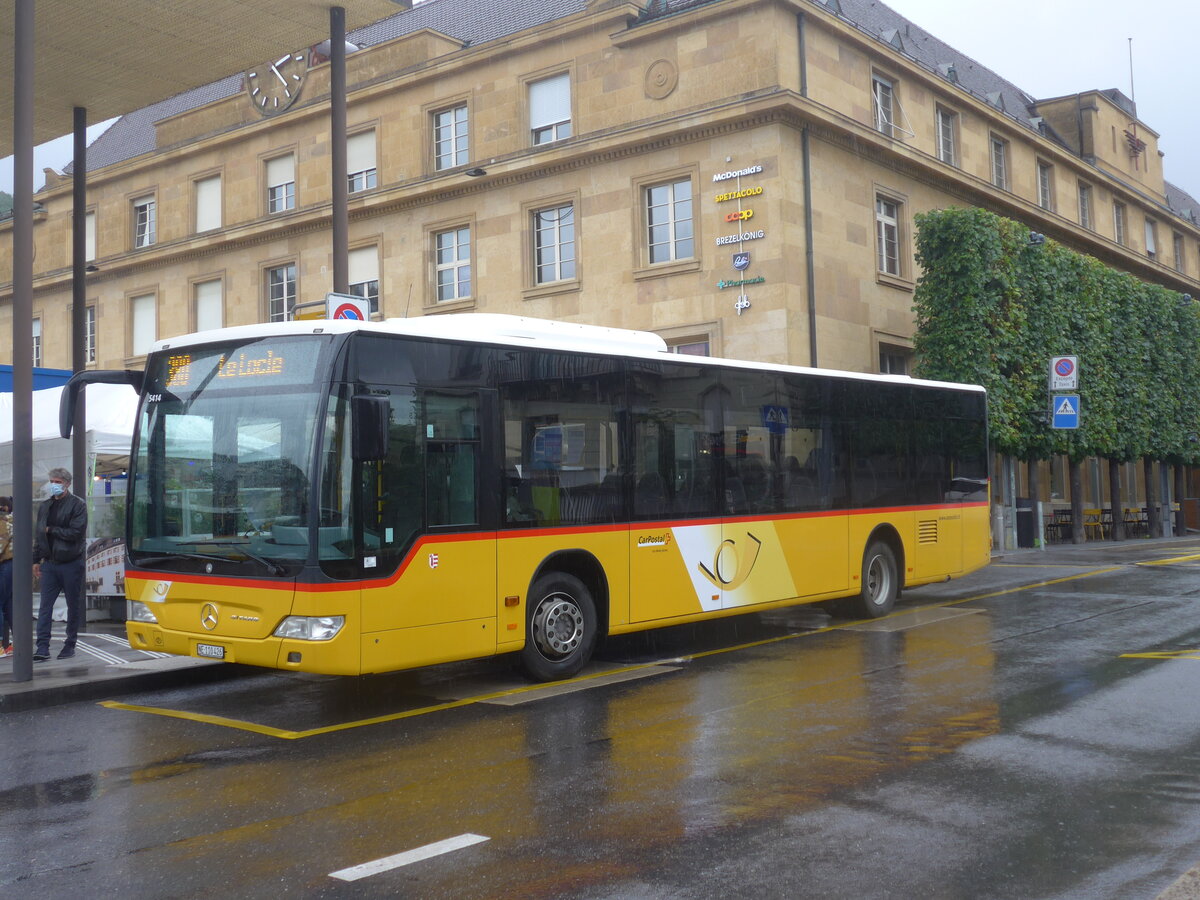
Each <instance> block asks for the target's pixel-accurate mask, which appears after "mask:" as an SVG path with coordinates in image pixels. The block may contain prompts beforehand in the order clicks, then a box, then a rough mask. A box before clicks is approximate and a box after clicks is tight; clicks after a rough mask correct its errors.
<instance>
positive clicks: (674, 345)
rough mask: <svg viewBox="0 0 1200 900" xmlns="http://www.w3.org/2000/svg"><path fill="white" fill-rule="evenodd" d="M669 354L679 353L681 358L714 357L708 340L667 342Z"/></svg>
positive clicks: (689, 339)
mask: <svg viewBox="0 0 1200 900" xmlns="http://www.w3.org/2000/svg"><path fill="white" fill-rule="evenodd" d="M667 352H669V353H678V354H680V355H681V356H712V349H711V345H710V344H709V340H708V338H683V339H682V340H678V341H667Z"/></svg>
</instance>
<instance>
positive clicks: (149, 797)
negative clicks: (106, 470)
mask: <svg viewBox="0 0 1200 900" xmlns="http://www.w3.org/2000/svg"><path fill="white" fill-rule="evenodd" d="M1197 549H1198V548H1197V547H1196V546H1195V545H1194V544H1189V545H1184V544H1180V543H1176V544H1173V545H1172V546H1171V551H1170V553H1169V554H1167V553H1159V554H1157V555H1155V553H1154V552H1153V551H1151V550H1146V551H1143V553H1142V554H1141V555H1138V554H1134V553H1126V555H1125V556H1122V557H1120V558H1119V559H1118V560H1117V562H1116V564H1114V563H1113V562H1112V560H1111V556H1112V554H1110V555H1109V559H1105V560H1097V561H1096V563H1095V564H1089V563H1087V562H1086V561H1085V562H1084V563H1083V564H1079V562H1078V561H1076V564H1073V565H1046V564H1044V563H1043V562H1041V561H1039V560H1038V558H1036V557H1030V558H1028V562H1029V564H1027V565H1012V564H1001V565H997V566H993V567H992V568H991V569H989V570H987V571H986V572H984V573H977V575H976V576H972V577H971V578H968V579H964V580H962V581H959V582H951V583H949V584H945V585H939V586H936V587H930V588H922V589H920V590H914V591H912V592H910V593H909V594H906V596H905V599H904V602H902V603H901V605H900V606H899V607H898V610H897V613H896V614H895V615H893V616H891V617H889V618H887V619H883V620H877V621H873V622H867V623H847V624H837V623H835V622H834V621H833V620H830V619H829V618H828V617H826V616H825V614H824V613H822V612H820V611H819V610H817V609H809V608H799V609H793V610H785V611H776V612H771V613H766V614H760V615H756V616H748V617H741V618H737V619H730V620H726V621H724V622H718V623H707V624H705V625H702V626H687V627H680V628H676V629H668V630H665V631H662V632H656V633H650V634H644V635H634V636H629V637H625V638H621V639H615V640H613V641H610V642H609V644H608V645H607V646H606V647H605V649H604V651H603V653H602V654H601V656H600V658H599V659H598V661H597V663H596V665H595V667H594V668H593V669H592V670H591V671H589V673H588V676H589V677H586V678H583V679H579V680H577V681H576V682H575V683H572V684H568V685H557V686H551V687H549V688H547V687H542V686H531V685H528V684H526V683H523V682H521V681H519V680H518V679H517V678H516V677H515V676H513V675H512V674H511V672H510V670H509V668H508V665H507V663H506V662H505V661H502V660H497V661H489V662H486V663H472V664H462V665H456V666H444V667H438V668H436V669H430V670H423V671H418V672H409V673H399V674H396V675H390V676H376V677H372V678H363V679H354V680H347V679H332V678H321V677H303V676H299V677H298V676H295V675H287V674H281V673H264V674H262V675H255V676H253V677H249V678H246V679H241V680H238V681H234V682H226V683H222V684H219V685H212V686H208V687H204V688H197V689H194V690H182V691H176V692H171V693H159V694H153V695H151V694H147V695H143V696H139V697H134V698H128V699H127V702H126V703H125V704H123V705H114V706H113V707H107V708H101V707H97V706H93V705H87V706H84V705H80V706H75V707H66V708H63V709H62V710H58V711H47V712H41V713H36V714H35V713H22V714H11V715H9V716H7V717H5V720H4V721H3V722H2V723H0V725H3V726H4V727H5V731H4V732H2V733H0V742H2V743H3V746H4V750H5V758H6V759H8V760H9V763H8V765H7V766H6V767H5V768H4V769H3V770H0V845H3V846H4V847H5V852H4V854H3V855H0V887H5V888H7V887H9V886H19V887H20V889H21V890H22V891H27V892H29V893H30V894H31V895H33V894H35V893H40V894H44V895H46V896H60V895H63V894H66V893H68V892H71V891H79V890H84V889H86V890H89V891H92V892H100V893H109V892H113V893H116V892H123V893H130V892H132V893H134V894H135V895H138V896H147V897H158V896H197V895H200V894H203V893H206V892H209V891H210V889H211V888H212V886H213V885H215V884H216V883H218V881H216V880H214V879H216V877H217V873H219V876H220V877H219V883H220V884H222V885H224V886H226V888H225V889H226V890H227V891H232V892H234V893H235V894H244V895H258V894H261V893H264V892H265V891H267V890H270V891H271V892H272V893H274V894H283V895H289V896H343V895H345V896H375V895H378V896H411V897H422V898H424V897H513V898H517V897H520V898H541V897H545V898H558V897H580V898H618V897H619V898H627V897H646V898H652V897H653V898H657V897H710V896H713V895H715V894H726V895H729V896H733V897H743V896H744V897H750V896H754V897H785V896H786V897H851V896H853V897H864V896H866V897H887V896H891V897H917V896H924V897H938V898H941V897H946V898H958V897H964V898H965V897H972V898H973V897H1014V898H1015V897H1023V898H1024V897H1080V898H1084V897H1086V898H1094V897H1114V898H1118V897H1119V898H1128V897H1154V896H1155V895H1156V894H1157V893H1158V892H1159V891H1161V890H1162V889H1163V888H1165V887H1166V886H1167V885H1169V884H1170V883H1171V882H1172V881H1174V879H1175V878H1176V877H1177V876H1178V875H1179V874H1181V873H1182V872H1183V871H1185V870H1186V869H1188V868H1189V867H1191V866H1192V865H1193V864H1194V863H1195V862H1196V860H1197V859H1200V803H1198V801H1200V716H1198V715H1197V714H1196V711H1195V706H1196V703H1195V698H1196V697H1197V696H1198V695H1200V665H1198V664H1197V662H1198V661H1197V659H1196V658H1194V657H1189V654H1197V655H1200V622H1198V621H1197V619H1196V616H1195V614H1194V613H1195V607H1196V600H1197V596H1198V595H1200V580H1198V579H1197V578H1196V572H1195V568H1194V567H1193V565H1192V564H1191V562H1190V561H1189V560H1194V559H1196V558H1197V557H1196V556H1195V553H1196V551H1197ZM1169 558H1170V559H1173V560H1176V561H1172V562H1169V563H1168V564H1163V565H1153V566H1148V565H1138V564H1137V563H1143V562H1162V561H1164V560H1167V559H1169ZM148 712H149V714H148ZM227 726H230V727H227ZM15 734H19V735H20V739H19V740H17V739H16V738H14V735H15ZM281 738H290V739H281ZM476 839H478V840H476ZM429 847H442V848H443V850H442V851H441V852H438V853H436V854H435V853H433V851H428V852H426V850H425V848H429ZM409 851H416V852H414V853H411V854H409ZM405 854H409V855H405ZM382 860H388V861H390V862H388V864H387V865H383V864H381V863H378V861H382ZM362 866H366V867H365V868H359V867H362ZM344 872H353V873H355V874H356V876H357V878H358V880H355V881H353V882H350V881H343V879H342V877H341V876H339V877H338V878H331V877H330V875H331V873H344Z"/></svg>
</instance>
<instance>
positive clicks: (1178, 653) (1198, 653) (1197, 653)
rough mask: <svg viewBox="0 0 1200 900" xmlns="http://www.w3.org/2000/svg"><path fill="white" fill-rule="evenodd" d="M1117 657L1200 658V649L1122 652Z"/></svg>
mask: <svg viewBox="0 0 1200 900" xmlns="http://www.w3.org/2000/svg"><path fill="white" fill-rule="evenodd" d="M1117 658H1118V659H1200V650H1152V651H1150V652H1149V653H1122V654H1121V655H1120V656H1119V657H1117Z"/></svg>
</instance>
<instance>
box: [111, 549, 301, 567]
mask: <svg viewBox="0 0 1200 900" xmlns="http://www.w3.org/2000/svg"><path fill="white" fill-rule="evenodd" d="M230 546H234V545H232V544H231V545H230ZM237 552H238V553H240V554H241V555H242V556H244V557H245V558H247V559H252V560H254V561H255V562H257V563H262V565H263V566H265V567H266V569H267V572H268V574H270V575H282V574H283V572H284V569H283V566H281V565H279V564H278V563H274V562H272V561H271V560H269V559H267V558H266V557H263V556H259V555H258V554H257V553H251V552H250V551H249V550H245V549H243V548H242V547H238V548H237ZM180 558H184V559H202V560H204V561H205V562H211V561H212V560H214V559H215V560H218V561H220V562H237V560H236V559H234V558H232V557H229V556H222V555H221V554H219V553H190V552H187V551H182V550H181V551H180V552H178V553H162V554H159V555H158V556H144V557H141V558H140V559H137V560H134V565H140V564H142V563H163V562H170V561H171V560H173V559H180Z"/></svg>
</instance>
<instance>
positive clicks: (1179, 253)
mask: <svg viewBox="0 0 1200 900" xmlns="http://www.w3.org/2000/svg"><path fill="white" fill-rule="evenodd" d="M1171 240H1172V242H1173V245H1174V247H1173V249H1174V251H1175V271H1176V272H1182V271H1183V270H1184V261H1183V235H1182V234H1178V233H1176V234H1175V235H1174V236H1173V237H1172V238H1171Z"/></svg>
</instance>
